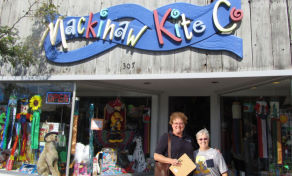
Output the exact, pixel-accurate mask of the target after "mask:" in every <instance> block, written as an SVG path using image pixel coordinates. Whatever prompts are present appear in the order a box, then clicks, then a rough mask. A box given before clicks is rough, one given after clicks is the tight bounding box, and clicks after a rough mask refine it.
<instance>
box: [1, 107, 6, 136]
mask: <svg viewBox="0 0 292 176" xmlns="http://www.w3.org/2000/svg"><path fill="white" fill-rule="evenodd" d="M6 111H7V106H6V105H0V140H1V141H2V137H3V136H2V135H3V130H4V126H5V121H6Z"/></svg>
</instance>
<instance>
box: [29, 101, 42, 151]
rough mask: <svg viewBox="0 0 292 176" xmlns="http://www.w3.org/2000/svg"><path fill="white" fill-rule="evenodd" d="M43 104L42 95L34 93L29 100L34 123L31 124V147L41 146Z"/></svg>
mask: <svg viewBox="0 0 292 176" xmlns="http://www.w3.org/2000/svg"><path fill="white" fill-rule="evenodd" d="M41 106H42V97H41V96H40V95H34V96H33V97H32V98H31V99H30V100H29V107H30V108H31V109H32V111H33V116H32V124H31V149H38V147H39V130H40V115H41V109H40V108H41Z"/></svg>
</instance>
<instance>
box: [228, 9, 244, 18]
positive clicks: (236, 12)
mask: <svg viewBox="0 0 292 176" xmlns="http://www.w3.org/2000/svg"><path fill="white" fill-rule="evenodd" d="M230 18H231V20H232V21H234V22H238V21H240V20H242V18H243V11H242V10H241V9H236V8H235V7H233V8H232V9H231V11H230Z"/></svg>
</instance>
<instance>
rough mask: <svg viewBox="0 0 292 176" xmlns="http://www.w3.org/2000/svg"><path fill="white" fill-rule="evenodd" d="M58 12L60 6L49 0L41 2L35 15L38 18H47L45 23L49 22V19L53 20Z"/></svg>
mask: <svg viewBox="0 0 292 176" xmlns="http://www.w3.org/2000/svg"><path fill="white" fill-rule="evenodd" d="M57 13H58V6H55V5H54V4H53V2H52V0H49V2H48V3H41V6H40V7H39V8H38V9H37V10H36V12H35V14H34V16H35V17H38V18H42V19H46V20H45V23H47V22H48V19H50V20H52V21H53V20H54V19H55V15H56V14H57Z"/></svg>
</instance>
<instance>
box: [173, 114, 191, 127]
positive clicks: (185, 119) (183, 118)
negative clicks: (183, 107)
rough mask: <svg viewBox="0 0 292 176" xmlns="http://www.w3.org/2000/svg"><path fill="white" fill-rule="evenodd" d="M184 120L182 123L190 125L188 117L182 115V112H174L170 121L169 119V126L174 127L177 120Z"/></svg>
mask: <svg viewBox="0 0 292 176" xmlns="http://www.w3.org/2000/svg"><path fill="white" fill-rule="evenodd" d="M178 118H179V119H182V121H183V122H184V124H185V125H186V124H187V123H188V117H187V116H186V115H185V114H184V113H182V112H173V113H171V115H170V119H169V124H170V125H172V123H173V121H174V120H175V119H178Z"/></svg>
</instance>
